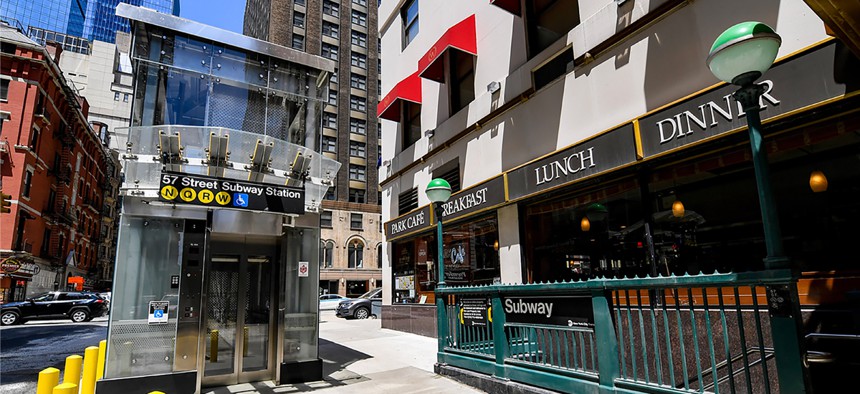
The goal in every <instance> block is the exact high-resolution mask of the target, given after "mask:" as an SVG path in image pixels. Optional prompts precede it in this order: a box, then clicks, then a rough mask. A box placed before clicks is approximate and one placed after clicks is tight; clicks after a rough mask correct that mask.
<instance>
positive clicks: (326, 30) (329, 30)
mask: <svg viewBox="0 0 860 394" xmlns="http://www.w3.org/2000/svg"><path fill="white" fill-rule="evenodd" d="M338 29H339V27H338V25H335V24H334V23H331V22H326V21H323V25H322V34H323V35H324V36H329V37H332V38H337V37H338Z"/></svg>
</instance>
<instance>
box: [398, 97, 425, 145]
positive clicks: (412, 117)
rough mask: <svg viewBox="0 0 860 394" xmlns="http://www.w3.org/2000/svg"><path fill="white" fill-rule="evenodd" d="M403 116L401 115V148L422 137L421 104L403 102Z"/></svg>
mask: <svg viewBox="0 0 860 394" xmlns="http://www.w3.org/2000/svg"><path fill="white" fill-rule="evenodd" d="M401 110H402V111H403V116H401V117H400V119H401V121H400V130H401V133H403V140H402V142H403V143H402V146H401V150H403V149H406V148H408V147H410V146H412V144H414V143H415V142H417V141H418V140H419V139H421V105H420V104H415V103H410V102H403V104H402V109H401Z"/></svg>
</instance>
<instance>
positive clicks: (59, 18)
mask: <svg viewBox="0 0 860 394" xmlns="http://www.w3.org/2000/svg"><path fill="white" fill-rule="evenodd" d="M120 2H123V3H129V4H132V5H138V6H142V7H147V8H151V9H153V10H156V11H158V12H162V13H166V14H173V15H177V16H178V15H179V0H5V1H0V19H3V20H7V21H10V22H12V24H13V25H14V24H15V22H17V24H18V25H19V26H20V27H22V28H24V29H29V28H30V27H34V28H38V29H42V30H49V31H54V32H57V33H62V34H65V35H69V36H75V37H81V38H85V39H88V40H90V41H92V40H99V41H105V42H110V43H113V42H114V40H115V35H116V32H117V31H123V32H129V30H130V26H129V23H128V21H127V20H125V19H124V18H120V17H118V16H116V14H115V12H116V6H117V4H119V3H120Z"/></svg>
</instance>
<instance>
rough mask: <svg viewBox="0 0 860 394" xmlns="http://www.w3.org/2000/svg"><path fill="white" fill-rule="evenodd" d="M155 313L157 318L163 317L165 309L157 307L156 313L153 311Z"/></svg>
mask: <svg viewBox="0 0 860 394" xmlns="http://www.w3.org/2000/svg"><path fill="white" fill-rule="evenodd" d="M153 315H154V317H155V318H156V319H161V318H162V317H164V311H163V310H161V309H157V310H156V311H155V313H153Z"/></svg>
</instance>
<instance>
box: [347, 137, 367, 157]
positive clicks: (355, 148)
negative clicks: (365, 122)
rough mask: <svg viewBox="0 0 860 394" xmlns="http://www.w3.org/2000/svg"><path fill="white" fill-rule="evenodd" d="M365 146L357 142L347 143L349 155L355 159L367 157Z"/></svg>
mask: <svg viewBox="0 0 860 394" xmlns="http://www.w3.org/2000/svg"><path fill="white" fill-rule="evenodd" d="M366 148H367V144H365V143H364V142H358V141H349V155H350V156H355V157H367V152H366Z"/></svg>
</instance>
